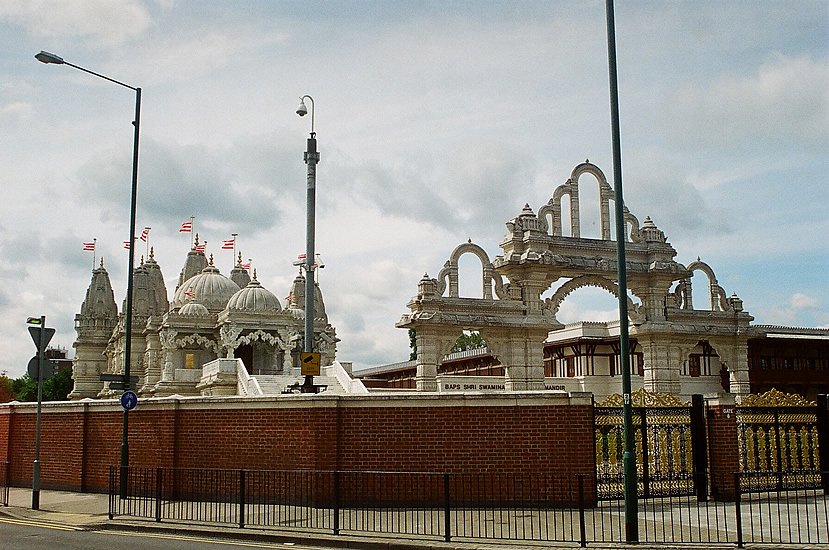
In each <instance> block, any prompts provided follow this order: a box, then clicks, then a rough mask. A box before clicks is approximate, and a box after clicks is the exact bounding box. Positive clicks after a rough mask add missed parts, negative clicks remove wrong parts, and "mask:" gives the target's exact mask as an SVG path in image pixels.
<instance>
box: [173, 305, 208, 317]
mask: <svg viewBox="0 0 829 550" xmlns="http://www.w3.org/2000/svg"><path fill="white" fill-rule="evenodd" d="M178 313H179V315H188V316H203V315H210V312H209V311H208V310H207V308H206V307H205V305H204V304H200V303H198V302H187V303H186V304H184V305H183V306H181V309H179V310H178Z"/></svg>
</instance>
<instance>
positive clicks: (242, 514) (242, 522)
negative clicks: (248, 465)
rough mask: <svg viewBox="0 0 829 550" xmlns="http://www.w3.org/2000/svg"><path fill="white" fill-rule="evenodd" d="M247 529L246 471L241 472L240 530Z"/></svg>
mask: <svg viewBox="0 0 829 550" xmlns="http://www.w3.org/2000/svg"><path fill="white" fill-rule="evenodd" d="M244 527H245V471H244V470H239V528H240V529H243V528H244Z"/></svg>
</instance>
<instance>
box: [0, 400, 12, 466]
mask: <svg viewBox="0 0 829 550" xmlns="http://www.w3.org/2000/svg"><path fill="white" fill-rule="evenodd" d="M10 422H11V411H10V410H9V408H8V407H6V408H5V409H0V466H2V465H3V464H5V462H6V461H7V460H8V452H9V428H11V426H10Z"/></svg>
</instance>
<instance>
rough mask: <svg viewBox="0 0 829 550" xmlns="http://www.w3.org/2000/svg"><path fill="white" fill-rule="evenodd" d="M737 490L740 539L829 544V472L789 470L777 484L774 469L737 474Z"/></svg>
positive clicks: (740, 541) (741, 542) (752, 541)
mask: <svg viewBox="0 0 829 550" xmlns="http://www.w3.org/2000/svg"><path fill="white" fill-rule="evenodd" d="M734 479H735V484H736V485H737V486H738V487H740V490H739V491H737V502H736V504H735V510H736V513H737V526H738V527H737V542H738V545H739V546H740V547H742V545H743V543H745V542H751V543H782V544H826V543H829V502H827V498H826V497H827V488H829V472H815V471H804V472H789V474H788V475H787V482H786V483H785V484H782V485H781V484H778V485H776V488H774V489H769V487H770V486H774V483H773V480H776V479H778V475H777V474H776V473H775V472H743V473H739V474H734Z"/></svg>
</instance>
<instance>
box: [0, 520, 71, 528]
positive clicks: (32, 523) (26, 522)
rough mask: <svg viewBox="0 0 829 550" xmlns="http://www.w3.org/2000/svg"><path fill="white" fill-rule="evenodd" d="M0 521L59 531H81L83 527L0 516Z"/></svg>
mask: <svg viewBox="0 0 829 550" xmlns="http://www.w3.org/2000/svg"><path fill="white" fill-rule="evenodd" d="M0 523H11V524H13V525H26V526H29V527H42V528H44V529H57V530H59V531H82V530H83V527H76V526H74V525H58V524H55V523H45V522H42V521H33V520H28V519H17V518H0Z"/></svg>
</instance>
